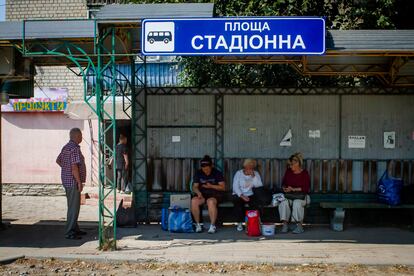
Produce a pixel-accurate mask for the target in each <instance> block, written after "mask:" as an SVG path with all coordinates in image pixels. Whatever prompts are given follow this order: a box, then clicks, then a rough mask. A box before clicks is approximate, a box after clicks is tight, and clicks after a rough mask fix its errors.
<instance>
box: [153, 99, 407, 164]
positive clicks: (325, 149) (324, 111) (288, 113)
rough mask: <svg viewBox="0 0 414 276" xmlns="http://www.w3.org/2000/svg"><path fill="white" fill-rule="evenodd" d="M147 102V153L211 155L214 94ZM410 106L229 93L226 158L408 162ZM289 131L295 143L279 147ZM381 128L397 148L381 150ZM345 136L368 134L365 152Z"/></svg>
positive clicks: (399, 102)
mask: <svg viewBox="0 0 414 276" xmlns="http://www.w3.org/2000/svg"><path fill="white" fill-rule="evenodd" d="M147 100H148V125H149V126H152V127H150V128H149V129H148V154H149V156H151V157H175V158H189V157H193V158H199V157H201V156H203V155H204V154H210V155H212V156H214V139H215V136H214V110H215V107H214V95H211V96H210V95H186V96H183V95H151V96H148V98H147ZM413 106H414V96H411V95H389V96H383V95H365V96H359V95H342V96H341V95H242V96H241V95H226V96H224V155H225V157H226V158H231V157H256V158H258V157H261V158H286V157H288V156H289V155H290V154H291V153H292V152H295V151H301V152H303V153H304V155H305V157H306V158H315V159H336V158H346V159H393V158H394V159H412V158H414V140H413V138H414V137H413V131H414V113H413V112H412V107H413ZM341 126H342V127H341ZM289 128H290V129H291V130H292V134H293V139H292V146H291V147H281V146H279V143H280V141H281V139H282V138H283V136H284V135H285V133H286V132H287V131H288V129H289ZM309 130H319V131H320V138H310V137H309ZM384 131H396V148H395V149H384V147H383V132H384ZM348 135H364V136H366V148H365V149H348V147H347V146H348ZM172 136H180V142H172Z"/></svg>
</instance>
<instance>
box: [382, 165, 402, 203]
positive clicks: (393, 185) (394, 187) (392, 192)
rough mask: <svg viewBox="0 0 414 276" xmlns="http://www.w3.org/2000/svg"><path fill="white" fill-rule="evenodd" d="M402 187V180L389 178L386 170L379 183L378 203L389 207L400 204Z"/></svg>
mask: <svg viewBox="0 0 414 276" xmlns="http://www.w3.org/2000/svg"><path fill="white" fill-rule="evenodd" d="M402 186H403V181H402V179H401V178H395V177H391V176H389V175H388V170H386V171H385V172H384V174H383V175H382V176H381V178H380V180H379V182H378V192H377V194H378V201H379V202H381V203H385V204H388V205H398V204H400V203H401V197H400V195H401V189H402Z"/></svg>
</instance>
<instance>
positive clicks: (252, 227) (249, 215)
mask: <svg viewBox="0 0 414 276" xmlns="http://www.w3.org/2000/svg"><path fill="white" fill-rule="evenodd" d="M246 233H247V236H251V237H257V236H260V235H261V232H260V215H259V211H258V210H247V211H246Z"/></svg>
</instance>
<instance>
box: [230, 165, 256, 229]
mask: <svg viewBox="0 0 414 276" xmlns="http://www.w3.org/2000/svg"><path fill="white" fill-rule="evenodd" d="M255 168H256V161H255V160H253V159H246V160H244V162H243V169H241V170H239V171H237V172H236V174H235V175H234V178H233V203H234V215H235V218H236V220H237V222H238V223H237V231H243V224H242V222H243V221H244V216H245V204H246V203H247V204H249V208H251V209H256V208H257V204H256V200H255V197H254V194H253V188H256V187H261V186H263V183H262V179H261V178H260V175H259V173H258V172H257V171H256V170H255Z"/></svg>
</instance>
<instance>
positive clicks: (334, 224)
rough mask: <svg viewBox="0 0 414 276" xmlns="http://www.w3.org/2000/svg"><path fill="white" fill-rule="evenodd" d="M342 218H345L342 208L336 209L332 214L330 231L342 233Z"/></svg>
mask: <svg viewBox="0 0 414 276" xmlns="http://www.w3.org/2000/svg"><path fill="white" fill-rule="evenodd" d="M344 218H345V210H344V208H336V209H335V210H334V211H333V212H332V217H331V229H332V230H334V231H344Z"/></svg>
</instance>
